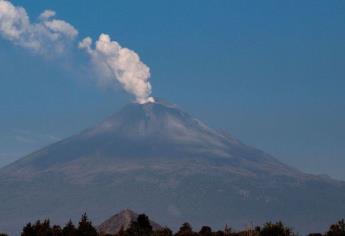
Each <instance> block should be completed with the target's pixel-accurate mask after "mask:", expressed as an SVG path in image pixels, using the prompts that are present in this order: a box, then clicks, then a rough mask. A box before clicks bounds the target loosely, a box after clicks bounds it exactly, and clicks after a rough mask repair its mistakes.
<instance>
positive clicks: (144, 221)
mask: <svg viewBox="0 0 345 236" xmlns="http://www.w3.org/2000/svg"><path fill="white" fill-rule="evenodd" d="M152 233H153V230H152V225H151V223H150V219H149V217H148V216H147V215H145V214H140V215H139V216H138V218H137V220H136V221H133V222H132V223H131V225H130V227H129V228H128V229H127V231H126V234H127V235H128V236H151V235H152Z"/></svg>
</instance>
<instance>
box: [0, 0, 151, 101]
mask: <svg viewBox="0 0 345 236" xmlns="http://www.w3.org/2000/svg"><path fill="white" fill-rule="evenodd" d="M55 15H56V14H55V12H54V11H52V10H45V11H44V12H43V13H42V14H41V15H40V16H39V18H38V20H37V22H34V23H32V22H30V19H29V16H28V14H27V12H26V10H25V9H24V8H23V7H18V6H14V5H13V4H12V3H11V2H9V1H6V0H0V35H1V36H2V37H3V38H5V39H7V40H9V41H11V42H12V43H13V44H15V45H18V46H20V47H23V48H26V49H29V50H31V51H33V52H35V53H37V54H41V55H52V56H54V55H58V54H61V53H62V52H64V51H66V50H67V49H68V48H69V46H70V45H71V44H72V42H73V40H74V39H75V38H76V37H77V35H78V31H77V30H76V29H75V28H74V27H73V26H72V25H71V24H69V23H68V22H66V21H63V20H59V19H55ZM79 48H81V49H84V50H85V51H86V52H87V54H88V55H89V56H90V58H91V61H92V64H93V65H94V66H95V68H96V69H97V71H98V72H99V74H98V75H99V76H98V77H99V79H101V80H107V81H108V82H111V83H107V84H113V83H114V82H118V83H119V84H120V85H121V86H122V88H123V89H124V90H125V91H126V92H128V93H130V94H132V95H134V96H135V98H136V101H137V102H139V103H146V102H154V99H153V97H151V96H150V94H151V84H150V82H149V78H150V68H149V67H148V66H146V65H145V64H144V63H143V62H142V61H141V60H140V58H139V56H138V54H137V53H135V52H134V51H132V50H130V49H128V48H125V47H121V45H120V44H119V43H118V42H116V41H112V40H111V38H110V36H109V35H107V34H101V35H100V36H99V38H98V40H97V41H96V42H95V45H94V47H93V45H92V39H91V38H90V37H87V38H85V39H83V40H82V41H81V42H80V43H79Z"/></svg>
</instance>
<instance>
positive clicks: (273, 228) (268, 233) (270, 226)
mask: <svg viewBox="0 0 345 236" xmlns="http://www.w3.org/2000/svg"><path fill="white" fill-rule="evenodd" d="M258 230H259V229H258ZM293 235H294V233H293V232H292V231H291V229H290V228H288V227H286V226H285V225H284V224H283V223H282V222H281V221H278V222H277V223H271V222H268V223H266V224H264V226H263V227H262V229H260V236H293Z"/></svg>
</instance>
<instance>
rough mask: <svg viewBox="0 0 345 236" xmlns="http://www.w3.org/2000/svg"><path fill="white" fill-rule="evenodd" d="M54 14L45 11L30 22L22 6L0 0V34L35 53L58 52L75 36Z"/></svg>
mask: <svg viewBox="0 0 345 236" xmlns="http://www.w3.org/2000/svg"><path fill="white" fill-rule="evenodd" d="M55 15H56V13H55V12H54V11H52V10H45V11H44V12H43V13H42V14H41V15H40V17H39V18H38V20H37V22H34V23H32V22H30V19H29V16H28V14H27V12H26V10H25V9H24V8H23V7H18V6H14V5H13V4H12V3H11V2H10V1H6V0H0V34H1V35H2V37H4V38H5V39H7V40H9V41H11V42H13V43H14V44H16V45H19V46H21V47H23V48H27V49H30V50H31V51H34V52H36V53H39V54H45V55H51V54H54V53H55V54H56V53H57V54H60V53H62V52H64V51H65V49H66V47H68V45H69V44H70V43H71V42H72V41H73V39H75V37H76V36H77V35H78V31H77V30H76V29H75V28H74V27H73V26H72V25H71V24H69V23H68V22H66V21H63V20H59V19H55V18H54V17H55Z"/></svg>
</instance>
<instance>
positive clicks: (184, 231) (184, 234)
mask: <svg viewBox="0 0 345 236" xmlns="http://www.w3.org/2000/svg"><path fill="white" fill-rule="evenodd" d="M194 235H195V233H194V232H193V229H192V226H191V225H190V224H189V223H188V222H186V223H183V224H182V226H181V227H180V229H179V231H178V232H177V233H176V234H175V236H194Z"/></svg>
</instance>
